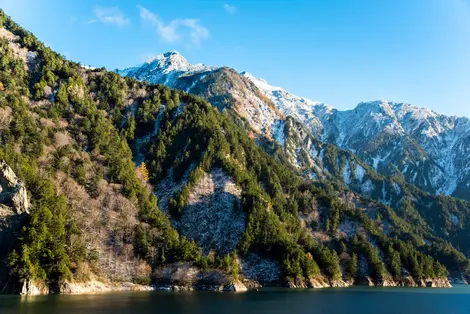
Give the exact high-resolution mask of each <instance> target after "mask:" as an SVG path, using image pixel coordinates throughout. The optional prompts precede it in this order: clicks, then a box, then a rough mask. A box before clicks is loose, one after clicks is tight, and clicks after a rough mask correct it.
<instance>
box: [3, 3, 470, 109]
mask: <svg viewBox="0 0 470 314" xmlns="http://www.w3.org/2000/svg"><path fill="white" fill-rule="evenodd" d="M0 7H1V8H2V9H4V11H5V12H6V13H7V14H9V15H10V16H12V17H13V18H14V19H15V20H16V21H17V22H18V23H20V24H21V25H22V26H24V27H25V28H27V29H29V30H30V31H32V32H33V33H34V34H35V35H36V36H38V37H39V39H40V40H42V41H43V42H45V43H47V44H48V45H50V46H51V47H52V48H53V49H55V50H57V51H58V52H60V53H62V54H64V55H65V56H67V57H68V58H70V59H73V60H74V61H78V62H81V63H83V64H89V65H92V66H97V67H99V66H106V67H107V68H109V69H114V68H122V67H127V66H132V65H135V64H138V63H141V62H143V61H144V60H145V59H146V58H147V57H149V56H151V55H154V54H158V53H162V52H166V51H170V50H178V51H179V52H181V53H182V54H183V55H184V56H185V57H186V58H187V59H188V60H189V61H190V62H191V63H206V64H209V65H227V66H231V67H234V68H235V69H237V70H239V71H243V70H246V71H249V72H251V73H252V74H253V75H255V76H258V77H263V78H265V79H266V80H267V81H268V82H269V83H271V84H272V85H277V86H282V87H284V88H285V89H287V90H289V91H291V92H293V93H295V94H298V95H302V96H305V97H308V98H311V99H314V100H318V101H323V102H326V103H329V104H331V105H332V106H334V107H336V108H339V109H347V108H352V107H354V106H355V105H356V104H357V103H358V102H360V101H367V100H376V99H387V100H391V101H397V102H409V103H413V104H416V105H418V106H423V107H429V108H431V109H433V110H435V111H438V112H442V113H445V114H452V115H459V116H462V115H466V116H469V117H470V0H368V1H367V0H343V1H340V0H304V1H300V0H299V1H296V0H284V1H281V0H278V1H276V0H269V1H268V0H265V1H262V0H245V1H242V0H221V1H219V0H187V1H183V0H165V1H162V0H140V1H131V0H126V1H106V0H102V1H100V0H81V1H59V0H55V1H53V0H41V1H38V0H0Z"/></svg>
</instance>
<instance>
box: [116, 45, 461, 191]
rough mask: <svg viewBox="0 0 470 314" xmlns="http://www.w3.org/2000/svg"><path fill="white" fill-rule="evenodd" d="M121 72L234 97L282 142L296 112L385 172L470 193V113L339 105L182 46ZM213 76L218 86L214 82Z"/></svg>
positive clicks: (316, 133)
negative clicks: (206, 60) (199, 59)
mask: <svg viewBox="0 0 470 314" xmlns="http://www.w3.org/2000/svg"><path fill="white" fill-rule="evenodd" d="M220 71H223V72H229V73H230V77H229V78H227V75H216V73H219V72H220ZM118 73H120V74H121V75H124V76H130V77H134V78H136V79H138V80H146V81H149V82H152V83H160V84H164V85H167V86H169V87H173V88H177V89H180V90H185V91H186V92H192V93H195V94H199V95H201V96H203V97H205V98H206V99H208V100H209V101H210V102H211V103H213V104H214V105H216V106H217V107H218V108H223V107H224V106H227V105H228V104H230V103H234V104H235V105H232V106H233V107H234V108H235V111H236V112H237V114H238V115H239V116H240V117H242V118H243V119H246V120H247V121H248V124H249V125H250V126H251V127H252V128H253V129H254V130H255V131H257V132H261V133H262V134H264V135H265V136H268V137H269V138H273V139H274V140H275V141H276V142H278V143H279V144H280V145H284V143H285V138H284V135H283V134H282V130H283V129H284V121H285V117H287V116H291V117H293V118H294V119H295V120H297V121H298V122H300V123H302V124H304V126H305V128H306V130H308V131H309V132H310V134H311V135H312V136H313V137H314V138H316V139H319V140H321V141H323V142H326V143H331V144H335V145H337V146H338V147H340V148H343V149H346V150H349V151H351V152H353V153H354V154H356V155H358V156H359V157H360V158H361V159H362V160H364V161H365V162H366V163H367V164H368V165H370V166H371V167H372V168H373V169H374V170H376V171H378V172H379V173H381V174H384V175H391V174H394V172H395V171H397V170H398V171H399V172H401V173H402V174H403V176H404V177H405V179H406V181H407V182H409V183H411V184H415V185H417V186H418V187H420V188H421V189H423V190H424V191H427V192H429V193H433V194H444V195H453V196H456V197H460V198H464V199H467V198H468V197H469V196H468V195H470V193H468V192H469V189H470V167H469V165H470V160H469V158H470V157H469V156H470V155H469V154H468V150H469V149H470V148H469V147H470V146H469V145H470V144H469V143H470V120H469V119H468V118H463V117H462V118H457V117H447V116H444V115H441V114H437V113H434V112H432V111H430V110H429V109H424V108H418V107H415V106H412V105H409V104H397V103H392V102H385V101H375V102H366V103H361V104H359V105H358V106H357V107H356V108H355V109H352V110H347V111H338V110H336V109H334V108H333V107H331V106H329V105H326V104H324V103H320V102H317V101H312V100H309V99H306V98H304V97H299V96H296V95H294V94H292V93H289V92H288V91H286V90H284V89H282V88H280V87H274V86H271V85H269V84H268V83H267V82H266V81H265V80H263V79H258V78H255V77H254V76H253V75H251V74H250V73H248V72H242V73H240V74H239V73H238V72H236V71H234V70H231V69H228V68H217V67H207V66H205V65H200V64H199V65H196V66H191V65H190V64H189V62H188V61H187V60H186V59H184V57H183V56H181V55H180V54H179V53H177V52H172V53H167V54H164V55H160V56H159V57H157V58H156V59H155V60H154V61H149V62H147V63H145V64H144V65H143V66H139V67H135V68H131V69H127V70H124V71H118ZM153 73H157V74H153ZM244 79H246V80H244ZM246 81H249V82H250V83H252V84H254V86H255V87H256V88H253V86H252V85H251V84H249V83H247V82H246ZM211 83H212V85H214V86H212V85H211V87H210V89H209V86H208V85H209V84H211ZM218 84H220V85H221V86H217V85H218ZM260 92H261V95H260ZM240 103H241V105H240ZM273 105H274V106H273Z"/></svg>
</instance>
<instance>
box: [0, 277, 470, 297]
mask: <svg viewBox="0 0 470 314" xmlns="http://www.w3.org/2000/svg"><path fill="white" fill-rule="evenodd" d="M361 279H362V280H357V281H355V282H352V281H349V282H345V281H343V280H338V281H327V280H318V279H312V280H310V281H309V282H301V283H297V284H294V283H293V282H290V281H285V282H277V283H268V284H260V283H259V282H256V281H252V280H243V281H240V280H233V281H231V282H226V283H224V284H215V283H187V284H180V285H178V284H151V285H141V284H135V283H132V282H115V283H112V282H108V283H104V282H100V281H96V280H95V281H89V282H81V283H79V282H73V283H70V282H64V283H62V284H60V287H59V289H58V290H50V289H49V288H48V287H47V286H46V285H44V284H43V283H41V282H30V281H27V282H24V283H23V287H22V289H21V291H19V293H11V294H0V295H18V296H24V297H29V296H44V295H83V294H95V293H112V292H131V291H136V292H137V291H140V292H143V291H168V292H189V291H207V292H236V293H243V292H248V291H262V290H265V289H275V288H279V289H287V290H305V291H307V290H323V289H338V288H339V289H347V288H355V287H363V288H421V289H424V288H430V289H433V288H441V289H450V288H453V285H466V283H455V282H453V283H452V284H451V282H450V281H449V280H447V279H434V280H416V281H415V280H412V281H410V278H406V280H403V279H402V280H398V281H393V280H379V281H376V282H374V281H372V280H371V279H370V278H361Z"/></svg>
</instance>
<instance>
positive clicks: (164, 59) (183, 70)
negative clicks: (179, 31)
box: [117, 51, 217, 87]
mask: <svg viewBox="0 0 470 314" xmlns="http://www.w3.org/2000/svg"><path fill="white" fill-rule="evenodd" d="M215 69H217V67H210V66H206V65H204V64H202V63H198V64H194V65H193V64H191V63H189V62H188V60H186V58H185V57H183V56H182V55H181V54H180V53H179V52H177V51H172V52H166V53H163V54H159V55H156V56H153V57H150V58H148V59H147V60H146V61H145V63H143V64H141V65H138V66H135V67H131V68H127V69H124V70H117V73H119V74H120V75H122V76H131V77H134V78H136V79H138V80H145V81H147V82H150V83H155V84H164V85H167V86H169V87H175V83H176V80H177V79H178V78H179V77H181V76H183V75H186V76H187V75H192V74H197V73H202V72H209V71H213V70H215Z"/></svg>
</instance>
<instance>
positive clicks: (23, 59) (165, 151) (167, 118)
mask: <svg viewBox="0 0 470 314" xmlns="http://www.w3.org/2000/svg"><path fill="white" fill-rule="evenodd" d="M0 56H1V58H0V293H22V294H26V295H32V294H46V293H82V292H93V291H112V290H149V289H166V290H169V289H170V290H194V289H196V290H212V291H243V290H246V289H250V288H252V289H259V288H260V287H262V286H285V287H294V288H322V287H348V286H351V285H354V284H356V285H357V284H362V285H376V286H413V287H416V286H421V287H425V286H431V287H450V285H451V282H460V283H465V282H467V280H468V279H469V276H470V260H469V259H468V256H469V255H470V254H469V252H470V241H469V240H470V204H469V203H468V201H466V200H464V199H462V198H465V197H462V198H457V197H452V196H450V194H452V195H454V196H459V193H460V194H462V195H463V196H465V191H466V190H465V189H466V187H465V184H466V182H467V181H465V180H466V179H465V173H466V172H465V171H466V170H465V166H466V159H465V158H466V154H465V153H464V152H465V150H466V143H468V140H467V138H466V137H465V136H466V134H468V132H466V131H465V130H466V129H467V128H466V125H467V121H468V120H467V119H465V118H460V119H457V118H446V117H443V116H439V115H437V114H434V113H431V112H428V111H426V110H422V111H420V109H417V108H414V107H411V106H408V105H398V104H392V103H385V102H376V103H368V104H361V105H359V106H358V107H357V109H356V110H352V111H347V112H340V111H336V110H334V109H333V108H332V107H330V106H327V105H325V104H321V103H316V102H313V101H310V100H307V99H304V98H301V97H298V96H295V95H292V94H290V93H288V92H286V91H284V90H282V89H280V88H275V87H272V86H270V85H268V84H267V83H266V82H265V81H262V80H259V79H256V78H254V77H253V76H251V75H250V74H248V73H239V72H237V71H236V70H234V69H231V68H228V67H207V66H204V65H191V64H189V63H188V62H187V61H186V60H185V59H184V58H183V57H182V56H181V55H180V54H179V53H176V52H171V53H166V54H163V55H160V56H157V57H155V58H152V59H151V60H149V61H148V62H146V63H145V64H143V65H140V66H138V67H134V68H129V69H126V70H122V71H117V72H118V73H116V71H107V70H106V69H105V68H97V69H92V68H89V67H85V66H83V65H81V64H79V63H76V62H73V61H69V60H66V59H65V58H64V57H63V56H61V55H60V54H58V53H56V52H54V51H53V50H52V49H50V48H48V47H46V46H45V45H44V44H43V43H41V42H40V41H39V40H38V39H37V38H36V37H35V36H34V35H33V34H32V33H30V32H28V31H27V30H25V29H23V28H22V27H20V26H19V25H18V24H16V23H15V22H14V21H13V20H12V19H11V18H9V17H8V16H6V15H5V14H4V13H3V12H2V11H0ZM404 111H406V112H408V113H406V114H405V113H404ZM413 112H415V113H416V114H413ZM432 117H434V118H432ZM418 118H419V119H420V121H421V122H419V123H418V122H416V121H415V119H418ZM433 119H434V120H433ZM358 121H359V122H360V123H358ZM426 121H427V122H428V123H429V124H432V128H431V127H427V124H425V122H426ZM436 121H437V122H436ZM437 123H439V124H437ZM431 129H432V130H434V131H433V132H434V133H432V132H431V131H430V130H431ZM423 130H424V131H423ZM428 135H433V136H434V135H439V137H440V138H441V139H440V140H437V139H436V143H434V144H433V145H434V146H432V145H431V143H430V142H429V141H426V140H425V139H426V138H427V136H428ZM420 136H422V137H420ZM438 141H443V142H444V141H446V142H447V143H448V142H452V143H454V144H453V145H447V144H445V143H438ZM420 143H421V144H420ZM400 145H402V146H400ZM439 145H441V146H439ZM433 147H434V151H433V149H432V148H433ZM392 148H393V149H392ZM439 149H441V150H444V149H447V150H448V151H451V152H452V155H451V157H452V158H450V159H447V160H451V161H452V164H451V165H446V166H441V164H440V163H442V162H443V161H442V160H441V159H439V158H438V157H439V156H438V155H436V156H434V155H433V154H439V153H441V154H442V158H448V157H449V156H447V155H445V156H444V152H443V151H441V152H438V151H437V150H439ZM389 153H390V156H388V154H389ZM392 159H393V160H392ZM389 161H390V162H389ZM401 163H402V164H401ZM453 167H454V168H455V170H449V169H454V168H453ZM405 169H406V170H405ZM438 171H441V172H442V173H443V174H442V176H439V172H438ZM446 171H447V172H446ZM452 171H455V172H452ZM452 173H454V174H456V175H455V176H451V174H452ZM415 174H416V175H415ZM431 178H432V180H431ZM453 179H455V180H454V181H455V182H454V181H452V180H453ZM439 180H441V181H442V182H443V183H442V186H441V185H439V184H438V182H439ZM458 180H461V181H462V182H463V183H461V182H460V181H458ZM449 182H450V183H449ZM452 182H454V183H455V186H456V188H455V189H454V188H453V187H454V185H453V184H454V183H452ZM438 192H442V193H443V194H438ZM444 194H448V195H444Z"/></svg>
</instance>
